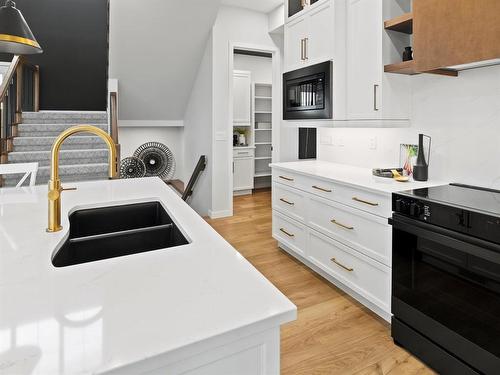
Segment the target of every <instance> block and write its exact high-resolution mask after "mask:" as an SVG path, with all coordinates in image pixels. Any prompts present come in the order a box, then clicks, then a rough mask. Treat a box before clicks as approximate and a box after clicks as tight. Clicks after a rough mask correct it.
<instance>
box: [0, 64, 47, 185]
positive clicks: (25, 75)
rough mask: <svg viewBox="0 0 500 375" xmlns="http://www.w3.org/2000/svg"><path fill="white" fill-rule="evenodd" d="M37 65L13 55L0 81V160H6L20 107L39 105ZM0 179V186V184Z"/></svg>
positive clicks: (31, 108) (17, 123)
mask: <svg viewBox="0 0 500 375" xmlns="http://www.w3.org/2000/svg"><path fill="white" fill-rule="evenodd" d="M39 95H40V68H39V67H38V66H36V65H31V64H29V63H27V62H26V61H25V60H24V59H23V57H21V56H17V55H16V56H14V58H13V59H12V62H11V64H10V65H9V69H8V70H7V72H6V73H5V75H4V77H3V80H2V82H1V84H0V164H5V163H7V160H8V153H9V152H11V151H12V149H13V139H14V137H16V136H17V126H18V125H19V124H20V123H21V121H22V112H23V111H33V112H38V111H39V107H40V96H39ZM1 182H2V181H1V179H0V186H1Z"/></svg>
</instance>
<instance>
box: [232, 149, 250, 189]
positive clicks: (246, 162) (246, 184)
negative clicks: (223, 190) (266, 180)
mask: <svg viewBox="0 0 500 375" xmlns="http://www.w3.org/2000/svg"><path fill="white" fill-rule="evenodd" d="M254 163H255V161H254V158H253V157H248V158H234V161H233V190H234V191H239V190H252V189H253V186H254V185H253V183H254V178H253V177H254V176H253V175H254V169H255V167H254Z"/></svg>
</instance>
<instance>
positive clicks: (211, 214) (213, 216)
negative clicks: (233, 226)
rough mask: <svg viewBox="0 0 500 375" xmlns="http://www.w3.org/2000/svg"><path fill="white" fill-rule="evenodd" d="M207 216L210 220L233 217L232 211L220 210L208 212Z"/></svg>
mask: <svg viewBox="0 0 500 375" xmlns="http://www.w3.org/2000/svg"><path fill="white" fill-rule="evenodd" d="M208 216H209V217H210V219H220V218H223V217H231V216H233V211H232V210H221V211H212V210H208Z"/></svg>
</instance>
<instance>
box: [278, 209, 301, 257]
mask: <svg viewBox="0 0 500 375" xmlns="http://www.w3.org/2000/svg"><path fill="white" fill-rule="evenodd" d="M273 237H274V238H275V239H276V240H277V241H279V242H281V243H283V244H284V245H286V246H287V247H289V248H290V249H291V250H293V251H295V252H296V253H297V254H300V255H302V256H305V254H306V245H307V229H306V227H305V226H304V225H303V224H301V223H299V222H297V221H295V220H293V219H290V218H289V217H287V216H285V215H283V214H281V213H279V212H277V211H275V210H273Z"/></svg>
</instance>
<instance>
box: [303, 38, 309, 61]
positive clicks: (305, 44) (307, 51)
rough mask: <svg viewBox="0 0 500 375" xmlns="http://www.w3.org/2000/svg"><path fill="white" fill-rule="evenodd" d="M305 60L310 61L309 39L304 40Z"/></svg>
mask: <svg viewBox="0 0 500 375" xmlns="http://www.w3.org/2000/svg"><path fill="white" fill-rule="evenodd" d="M304 60H309V38H305V39H304Z"/></svg>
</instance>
